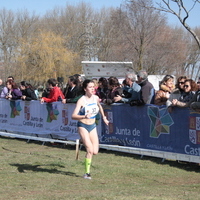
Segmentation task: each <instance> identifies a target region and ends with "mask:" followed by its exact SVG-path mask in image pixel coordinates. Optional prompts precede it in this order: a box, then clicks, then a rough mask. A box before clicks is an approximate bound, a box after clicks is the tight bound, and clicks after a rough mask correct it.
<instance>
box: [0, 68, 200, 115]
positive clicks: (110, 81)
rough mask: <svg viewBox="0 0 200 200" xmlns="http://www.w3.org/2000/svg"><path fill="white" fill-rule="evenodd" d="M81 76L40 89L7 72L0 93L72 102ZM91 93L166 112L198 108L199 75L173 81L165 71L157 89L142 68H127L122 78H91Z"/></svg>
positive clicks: (103, 99)
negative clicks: (164, 108)
mask: <svg viewBox="0 0 200 200" xmlns="http://www.w3.org/2000/svg"><path fill="white" fill-rule="evenodd" d="M83 81H84V77H82V76H81V75H79V74H75V75H73V76H70V77H68V81H67V84H66V86H65V87H61V86H60V82H59V81H57V80H56V79H54V78H50V79H49V80H48V81H47V87H46V88H45V89H44V90H42V91H40V89H39V88H38V89H35V88H34V87H33V86H32V85H31V84H30V83H28V82H26V81H21V82H20V83H19V84H17V83H16V82H15V80H14V77H13V76H9V77H8V78H7V80H6V82H5V84H4V83H3V81H2V79H0V97H1V98H5V99H7V100H18V99H21V100H24V101H31V100H40V102H41V103H43V102H46V103H52V102H56V101H61V102H62V103H76V102H77V101H78V99H79V98H80V97H81V96H83V95H84V90H83V89H82V83H83ZM92 81H93V82H94V87H95V90H94V91H95V94H96V95H97V96H98V97H99V99H100V102H101V103H103V104H107V105H111V104H117V103H128V104H129V105H130V106H142V105H145V104H155V105H158V106H162V105H166V106H167V108H168V110H169V112H172V110H173V108H174V107H175V106H177V107H190V108H192V109H195V110H199V109H200V78H199V80H198V81H197V82H195V81H194V80H192V79H189V78H187V77H186V76H180V77H178V78H177V80H176V83H175V77H174V76H172V75H166V76H164V78H163V79H162V80H161V81H160V83H159V90H157V91H156V90H155V89H154V86H153V85H152V84H151V83H150V82H149V80H148V74H147V72H146V71H145V70H140V71H139V72H138V73H135V72H129V73H127V74H126V76H125V77H124V80H123V81H122V82H119V80H118V78H117V77H114V76H111V77H109V78H106V77H101V78H98V79H97V78H93V79H92Z"/></svg>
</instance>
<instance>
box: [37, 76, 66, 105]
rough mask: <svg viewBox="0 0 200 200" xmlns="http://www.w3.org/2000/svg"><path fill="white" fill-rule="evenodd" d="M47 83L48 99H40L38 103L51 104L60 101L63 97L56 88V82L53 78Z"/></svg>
mask: <svg viewBox="0 0 200 200" xmlns="http://www.w3.org/2000/svg"><path fill="white" fill-rule="evenodd" d="M47 83H48V85H49V86H48V87H49V89H50V93H49V95H48V97H42V98H41V100H40V102H41V103H44V102H47V103H52V102H55V101H62V100H63V99H64V98H65V96H64V95H63V93H62V91H61V89H60V88H59V87H58V86H57V80H56V79H54V78H50V79H49V80H48V81H47Z"/></svg>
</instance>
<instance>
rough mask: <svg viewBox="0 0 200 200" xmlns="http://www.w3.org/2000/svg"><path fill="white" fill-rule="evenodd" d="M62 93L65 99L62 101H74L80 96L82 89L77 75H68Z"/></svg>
mask: <svg viewBox="0 0 200 200" xmlns="http://www.w3.org/2000/svg"><path fill="white" fill-rule="evenodd" d="M64 95H65V99H63V101H62V102H63V103H76V102H77V100H78V99H79V98H80V97H81V96H82V89H81V87H80V81H79V79H78V77H76V76H70V77H69V79H68V84H67V87H66V88H65V90H64Z"/></svg>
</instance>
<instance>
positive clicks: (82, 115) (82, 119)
mask: <svg viewBox="0 0 200 200" xmlns="http://www.w3.org/2000/svg"><path fill="white" fill-rule="evenodd" d="M82 87H83V90H84V92H85V95H83V96H82V97H81V98H80V99H79V100H78V102H77V104H76V107H75V109H74V112H73V114H72V119H74V120H78V123H77V126H78V132H79V134H80V137H81V139H82V142H83V144H84V146H85V148H86V156H85V174H84V176H83V178H85V179H91V175H90V166H91V161H92V156H93V155H96V154H97V153H98V151H99V138H98V134H97V129H96V123H95V117H96V115H97V114H98V112H100V113H101V115H102V117H103V121H104V122H105V124H106V125H108V124H109V121H108V120H107V118H106V116H105V114H104V111H103V108H102V106H101V104H100V103H99V97H98V96H96V95H94V93H95V87H94V82H93V81H92V80H88V79H86V80H85V81H84V82H83V85H82Z"/></svg>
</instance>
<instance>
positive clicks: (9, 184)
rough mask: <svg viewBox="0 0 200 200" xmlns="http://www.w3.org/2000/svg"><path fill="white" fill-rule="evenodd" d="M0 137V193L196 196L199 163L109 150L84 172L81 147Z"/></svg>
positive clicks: (167, 199)
mask: <svg viewBox="0 0 200 200" xmlns="http://www.w3.org/2000/svg"><path fill="white" fill-rule="evenodd" d="M41 144H42V143H41V142H29V143H27V142H26V141H25V140H17V139H10V138H4V137H0V148H1V150H0V163H1V164H0V173H1V174H0V199H2V200H10V199H17V200H18V199H24V200H43V199H46V200H61V199H77V200H85V199H92V200H93V199H94V200H96V199H97V200H118V199H119V200H123V199H124V200H129V199H130V200H132V199H133V200H134V199H136V200H149V199H151V200H171V199H174V200H175V199H176V200H177V199H180V200H193V199H194V200H196V199H200V166H199V165H197V164H194V163H184V162H182V163H179V162H176V161H169V160H166V161H165V162H164V163H162V162H161V159H158V158H151V157H143V158H142V159H141V158H140V156H139V155H133V154H124V153H120V152H113V151H107V150H100V153H99V154H98V155H97V156H95V157H94V158H93V163H92V168H91V174H92V180H85V179H83V178H82V175H83V173H84V164H83V160H84V156H85V151H84V148H83V149H82V150H81V151H80V155H79V160H78V161H77V160H75V146H71V145H69V146H63V145H57V146H53V145H51V144H45V145H41Z"/></svg>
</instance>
